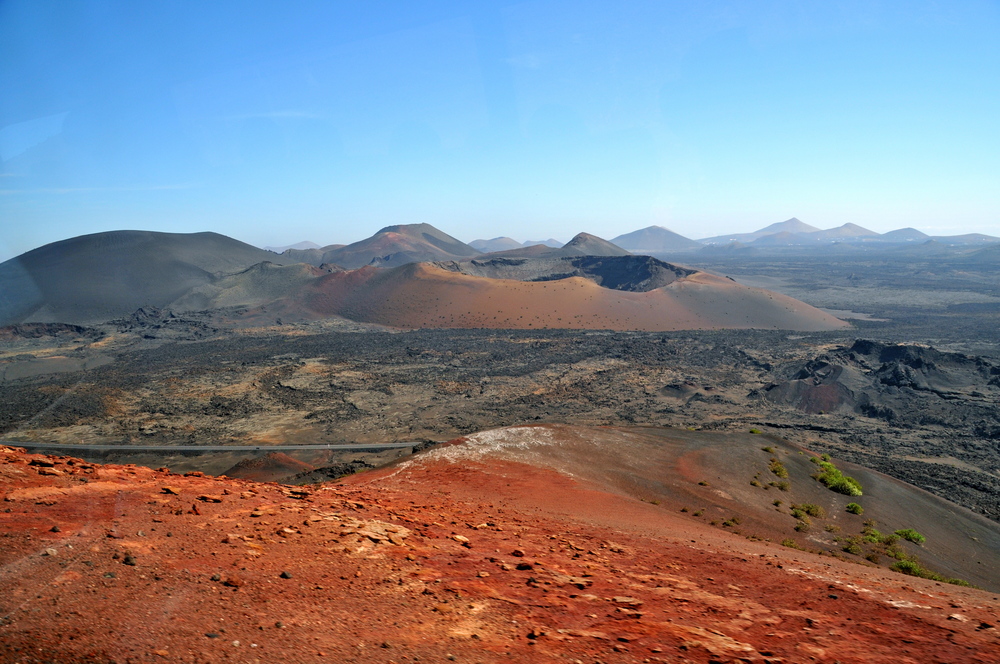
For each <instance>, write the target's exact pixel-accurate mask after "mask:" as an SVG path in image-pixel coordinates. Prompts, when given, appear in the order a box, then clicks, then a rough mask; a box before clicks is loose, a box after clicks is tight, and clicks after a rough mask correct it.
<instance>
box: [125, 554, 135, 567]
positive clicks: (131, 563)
mask: <svg viewBox="0 0 1000 664" xmlns="http://www.w3.org/2000/svg"><path fill="white" fill-rule="evenodd" d="M122 564H123V565H129V566H130V567H135V556H133V555H132V554H129V555H127V556H125V560H123V561H122Z"/></svg>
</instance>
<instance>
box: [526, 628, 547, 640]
mask: <svg viewBox="0 0 1000 664" xmlns="http://www.w3.org/2000/svg"><path fill="white" fill-rule="evenodd" d="M548 633H549V632H548V630H547V629H545V628H544V627H541V626H535V627H532V628H531V631H529V632H528V638H529V639H538V638H541V637H543V636H545V635H546V634H548Z"/></svg>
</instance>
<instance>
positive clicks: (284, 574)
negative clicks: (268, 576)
mask: <svg viewBox="0 0 1000 664" xmlns="http://www.w3.org/2000/svg"><path fill="white" fill-rule="evenodd" d="M278 576H280V577H281V578H282V579H290V578H292V573H291V572H288V571H285V572H282V573H281V574H279V575H278Z"/></svg>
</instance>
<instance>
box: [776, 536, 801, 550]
mask: <svg viewBox="0 0 1000 664" xmlns="http://www.w3.org/2000/svg"><path fill="white" fill-rule="evenodd" d="M781 546H787V547H788V548H789V549H798V550H799V551H805V549H803V548H802V547H801V546H799V543H798V542H796V541H795V540H793V539H783V540H781Z"/></svg>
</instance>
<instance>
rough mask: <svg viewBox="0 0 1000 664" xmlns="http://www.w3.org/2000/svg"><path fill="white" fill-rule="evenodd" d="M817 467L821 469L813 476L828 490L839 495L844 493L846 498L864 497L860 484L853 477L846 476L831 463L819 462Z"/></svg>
mask: <svg viewBox="0 0 1000 664" xmlns="http://www.w3.org/2000/svg"><path fill="white" fill-rule="evenodd" d="M813 458H815V457H813ZM816 465H818V466H819V467H820V470H819V471H818V472H816V474H814V475H813V478H814V479H816V480H818V481H819V482H820V484H822V485H823V486H825V487H826V488H828V489H830V490H831V491H836V492H837V493H842V494H844V495H845V496H860V495H862V493H861V484H860V482H858V481H857V480H856V479H854V478H853V477H847V476H846V475H844V474H843V473H842V472H840V470H839V469H838V468H837V467H836V466H834V465H833V464H832V463H830V462H829V461H819V462H817V464H816Z"/></svg>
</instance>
